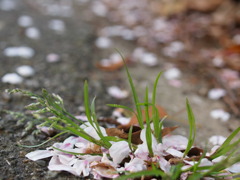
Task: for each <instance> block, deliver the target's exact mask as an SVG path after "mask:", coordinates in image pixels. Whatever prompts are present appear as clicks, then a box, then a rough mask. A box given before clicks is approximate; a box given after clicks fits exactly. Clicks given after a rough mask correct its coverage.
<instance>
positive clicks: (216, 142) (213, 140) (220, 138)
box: [208, 136, 227, 145]
mask: <svg viewBox="0 0 240 180" xmlns="http://www.w3.org/2000/svg"><path fill="white" fill-rule="evenodd" d="M226 139H227V138H225V137H224V136H211V137H210V138H209V140H208V141H209V142H210V143H212V144H213V145H222V144H223V143H224V141H225V140H226Z"/></svg>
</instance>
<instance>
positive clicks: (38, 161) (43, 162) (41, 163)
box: [35, 160, 46, 166]
mask: <svg viewBox="0 0 240 180" xmlns="http://www.w3.org/2000/svg"><path fill="white" fill-rule="evenodd" d="M35 162H36V163H37V164H38V165H40V166H46V161H44V160H37V161H35Z"/></svg>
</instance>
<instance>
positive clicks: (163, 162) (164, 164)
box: [159, 157, 171, 173]
mask: <svg viewBox="0 0 240 180" xmlns="http://www.w3.org/2000/svg"><path fill="white" fill-rule="evenodd" d="M159 166H160V168H161V169H162V170H163V171H164V172H165V173H169V172H170V169H171V164H170V163H169V162H168V161H167V160H166V159H165V158H163V157H159Z"/></svg>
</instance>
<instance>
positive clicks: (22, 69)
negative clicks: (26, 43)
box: [16, 65, 35, 77]
mask: <svg viewBox="0 0 240 180" xmlns="http://www.w3.org/2000/svg"><path fill="white" fill-rule="evenodd" d="M16 71H17V73H18V74H19V75H21V76H23V77H31V76H33V75H34V73H35V71H34V69H33V68H32V67H31V66H27V65H23V66H19V67H17V69H16Z"/></svg>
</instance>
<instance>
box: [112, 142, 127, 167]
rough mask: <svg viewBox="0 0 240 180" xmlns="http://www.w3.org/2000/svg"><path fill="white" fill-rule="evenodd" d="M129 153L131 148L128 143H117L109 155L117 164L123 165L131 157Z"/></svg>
mask: <svg viewBox="0 0 240 180" xmlns="http://www.w3.org/2000/svg"><path fill="white" fill-rule="evenodd" d="M129 153H130V148H129V146H128V143H127V142H126V141H119V142H116V143H114V144H113V145H112V146H111V147H110V149H109V154H110V156H111V157H112V159H113V162H114V163H115V164H119V163H121V162H122V160H123V159H124V158H125V157H127V156H128V155H129Z"/></svg>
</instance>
